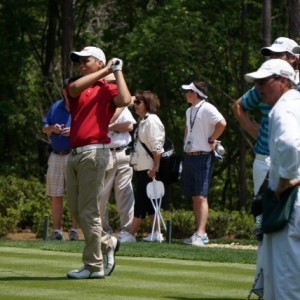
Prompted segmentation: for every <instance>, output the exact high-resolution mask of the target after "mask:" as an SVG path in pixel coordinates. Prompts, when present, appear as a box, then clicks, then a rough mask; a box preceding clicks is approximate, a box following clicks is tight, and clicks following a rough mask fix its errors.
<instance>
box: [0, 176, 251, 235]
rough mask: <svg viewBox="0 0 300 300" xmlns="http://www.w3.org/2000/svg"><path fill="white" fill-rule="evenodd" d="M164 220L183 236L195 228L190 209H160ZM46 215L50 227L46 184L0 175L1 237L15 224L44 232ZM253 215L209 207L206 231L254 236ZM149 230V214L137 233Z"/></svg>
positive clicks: (115, 224)
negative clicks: (169, 222)
mask: <svg viewBox="0 0 300 300" xmlns="http://www.w3.org/2000/svg"><path fill="white" fill-rule="evenodd" d="M162 215H163V218H164V220H165V222H166V223H167V221H168V220H170V221H171V224H172V237H173V238H177V239H182V238H186V237H188V236H190V235H191V234H192V233H193V232H194V231H195V219H194V214H193V212H192V211H191V210H184V209H178V210H171V211H169V210H166V211H163V210H162ZM45 216H49V230H51V228H52V226H53V222H52V214H51V201H50V199H49V197H47V196H46V195H45V185H44V184H42V183H40V182H39V181H38V180H37V179H34V178H32V179H30V180H24V179H20V178H16V177H13V176H8V177H0V237H3V236H5V235H6V234H7V233H9V232H13V231H15V230H16V229H18V228H22V229H25V228H29V229H31V230H32V231H33V232H35V233H36V234H37V236H38V237H41V236H42V235H43V224H44V217H45ZM109 219H110V225H111V226H112V228H113V229H114V231H119V230H120V219H119V215H118V212H117V208H116V205H115V204H114V203H110V204H109ZM63 226H64V229H65V230H68V229H70V227H71V217H70V213H69V210H68V207H67V203H66V201H64V215H63ZM253 229H254V222H253V217H252V215H250V214H247V213H246V212H245V211H241V212H238V211H232V212H230V211H227V210H224V211H215V210H212V209H210V211H209V219H208V226H207V233H208V235H209V237H210V238H214V239H217V238H234V239H248V238H253V233H252V232H253ZM147 232H151V224H150V220H149V218H146V220H145V221H144V222H143V224H142V226H141V227H140V229H139V231H138V235H140V236H141V235H142V234H144V233H147Z"/></svg>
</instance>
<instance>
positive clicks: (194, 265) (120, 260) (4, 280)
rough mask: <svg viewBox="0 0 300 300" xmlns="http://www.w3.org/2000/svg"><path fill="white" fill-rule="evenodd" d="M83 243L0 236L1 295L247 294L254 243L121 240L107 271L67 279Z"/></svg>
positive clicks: (87, 298)
mask: <svg viewBox="0 0 300 300" xmlns="http://www.w3.org/2000/svg"><path fill="white" fill-rule="evenodd" d="M83 246H84V243H83V241H76V242H69V241H64V242H59V241H11V240H0V299H1V300H2V299H3V300H4V299H5V300H12V299H26V300H27V299H28V300H35V299H43V300H45V299H53V300H54V299H55V300H67V299H70V300H71V299H72V300H73V299H84V300H92V299H246V297H247V296H248V294H249V291H250V289H251V287H252V283H253V278H254V272H255V260H256V250H255V249H253V248H249V249H245V248H243V247H241V248H240V249H232V247H205V248H198V247H193V246H186V245H183V244H182V243H180V242H176V241H175V243H172V244H167V243H165V242H164V243H162V244H160V243H144V242H138V243H132V244H122V245H121V247H120V250H119V252H118V253H117V256H116V268H115V271H114V272H113V273H112V274H111V276H108V277H106V278H105V279H92V280H91V279H88V280H70V279H68V278H67V277H66V273H67V272H68V271H70V270H72V269H77V268H80V267H81V266H82V264H81V252H82V249H83ZM225 246H226V245H225ZM252 299H256V298H255V296H253V297H252Z"/></svg>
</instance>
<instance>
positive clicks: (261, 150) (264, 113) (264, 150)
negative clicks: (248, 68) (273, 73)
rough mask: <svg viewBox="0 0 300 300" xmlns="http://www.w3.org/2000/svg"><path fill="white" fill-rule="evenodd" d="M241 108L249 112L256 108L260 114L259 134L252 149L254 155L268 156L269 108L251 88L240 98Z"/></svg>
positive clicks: (254, 89)
mask: <svg viewBox="0 0 300 300" xmlns="http://www.w3.org/2000/svg"><path fill="white" fill-rule="evenodd" d="M242 108H243V109H244V110H245V111H249V110H252V109H255V108H258V109H259V110H260V112H261V121H260V127H259V133H258V136H257V140H256V143H255V145H254V147H253V151H254V153H257V154H262V155H269V143H268V138H269V117H268V115H269V111H270V110H271V106H270V105H268V104H266V103H264V102H262V100H261V96H260V94H259V92H258V90H257V89H256V88H255V87H253V88H252V89H251V90H249V91H247V92H246V93H245V94H244V95H243V96H242Z"/></svg>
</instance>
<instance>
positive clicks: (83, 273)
mask: <svg viewBox="0 0 300 300" xmlns="http://www.w3.org/2000/svg"><path fill="white" fill-rule="evenodd" d="M67 277H68V278H71V279H103V278H105V276H104V271H99V272H91V271H89V270H88V269H86V268H85V267H82V268H81V269H79V270H73V271H70V272H69V273H68V274H67Z"/></svg>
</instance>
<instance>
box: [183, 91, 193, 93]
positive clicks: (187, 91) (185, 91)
mask: <svg viewBox="0 0 300 300" xmlns="http://www.w3.org/2000/svg"><path fill="white" fill-rule="evenodd" d="M183 92H184V93H189V92H191V93H194V91H193V90H183Z"/></svg>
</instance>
